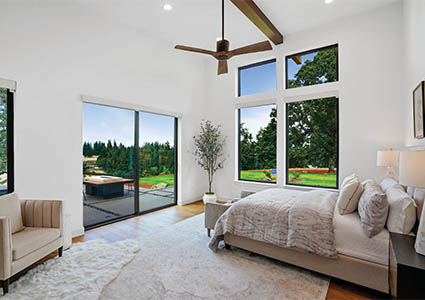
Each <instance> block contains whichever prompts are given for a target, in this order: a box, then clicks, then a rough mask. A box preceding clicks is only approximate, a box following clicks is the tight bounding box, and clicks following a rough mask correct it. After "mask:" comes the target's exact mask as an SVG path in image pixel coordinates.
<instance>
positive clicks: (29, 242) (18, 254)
mask: <svg viewBox="0 0 425 300" xmlns="http://www.w3.org/2000/svg"><path fill="white" fill-rule="evenodd" d="M59 237H60V230H59V229H57V228H39V227H26V228H25V229H24V230H22V231H20V232H17V233H15V234H13V235H12V259H13V260H14V261H15V260H18V259H20V258H22V257H24V256H26V255H28V254H30V253H31V252H34V251H36V250H38V249H40V248H42V247H44V246H45V245H47V244H49V243H51V242H53V241H54V240H56V239H57V238H59Z"/></svg>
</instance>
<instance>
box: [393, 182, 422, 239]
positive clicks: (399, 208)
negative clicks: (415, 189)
mask: <svg viewBox="0 0 425 300" xmlns="http://www.w3.org/2000/svg"><path fill="white" fill-rule="evenodd" d="M386 194H387V199H388V204H389V205H390V211H389V213H388V219H387V228H388V231H391V232H395V233H401V234H409V233H410V232H411V231H412V229H413V226H415V223H416V204H415V201H414V200H413V199H412V198H411V197H410V196H409V194H407V193H406V192H405V191H404V190H403V187H402V186H400V185H394V186H392V187H390V188H389V189H388V190H387V192H386Z"/></svg>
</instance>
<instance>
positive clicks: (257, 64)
mask: <svg viewBox="0 0 425 300" xmlns="http://www.w3.org/2000/svg"><path fill="white" fill-rule="evenodd" d="M270 63H276V58H272V59H268V60H265V61H260V62H257V63H253V64H249V65H245V66H242V67H239V68H238V97H244V96H241V71H242V70H246V69H250V68H255V67H259V66H262V65H267V64H270ZM276 80H277V74H276ZM275 91H277V82H276V90H275ZM251 95H258V94H251ZM251 95H246V96H251Z"/></svg>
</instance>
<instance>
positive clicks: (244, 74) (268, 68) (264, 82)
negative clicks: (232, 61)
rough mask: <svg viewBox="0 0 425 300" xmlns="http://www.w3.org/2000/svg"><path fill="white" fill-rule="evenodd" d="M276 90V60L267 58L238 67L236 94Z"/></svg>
mask: <svg viewBox="0 0 425 300" xmlns="http://www.w3.org/2000/svg"><path fill="white" fill-rule="evenodd" d="M274 91H276V60H275V59H272V60H268V61H264V62H260V63H256V64H252V65H248V66H244V67H240V68H239V93H238V96H248V95H254V94H261V93H267V92H274Z"/></svg>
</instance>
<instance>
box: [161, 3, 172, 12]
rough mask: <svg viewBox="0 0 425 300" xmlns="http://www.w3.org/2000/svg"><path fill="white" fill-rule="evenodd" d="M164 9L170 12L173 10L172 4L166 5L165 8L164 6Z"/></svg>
mask: <svg viewBox="0 0 425 300" xmlns="http://www.w3.org/2000/svg"><path fill="white" fill-rule="evenodd" d="M163 8H164V10H166V11H170V10H172V9H173V7H172V6H171V4H169V3H165V4H164V6H163Z"/></svg>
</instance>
